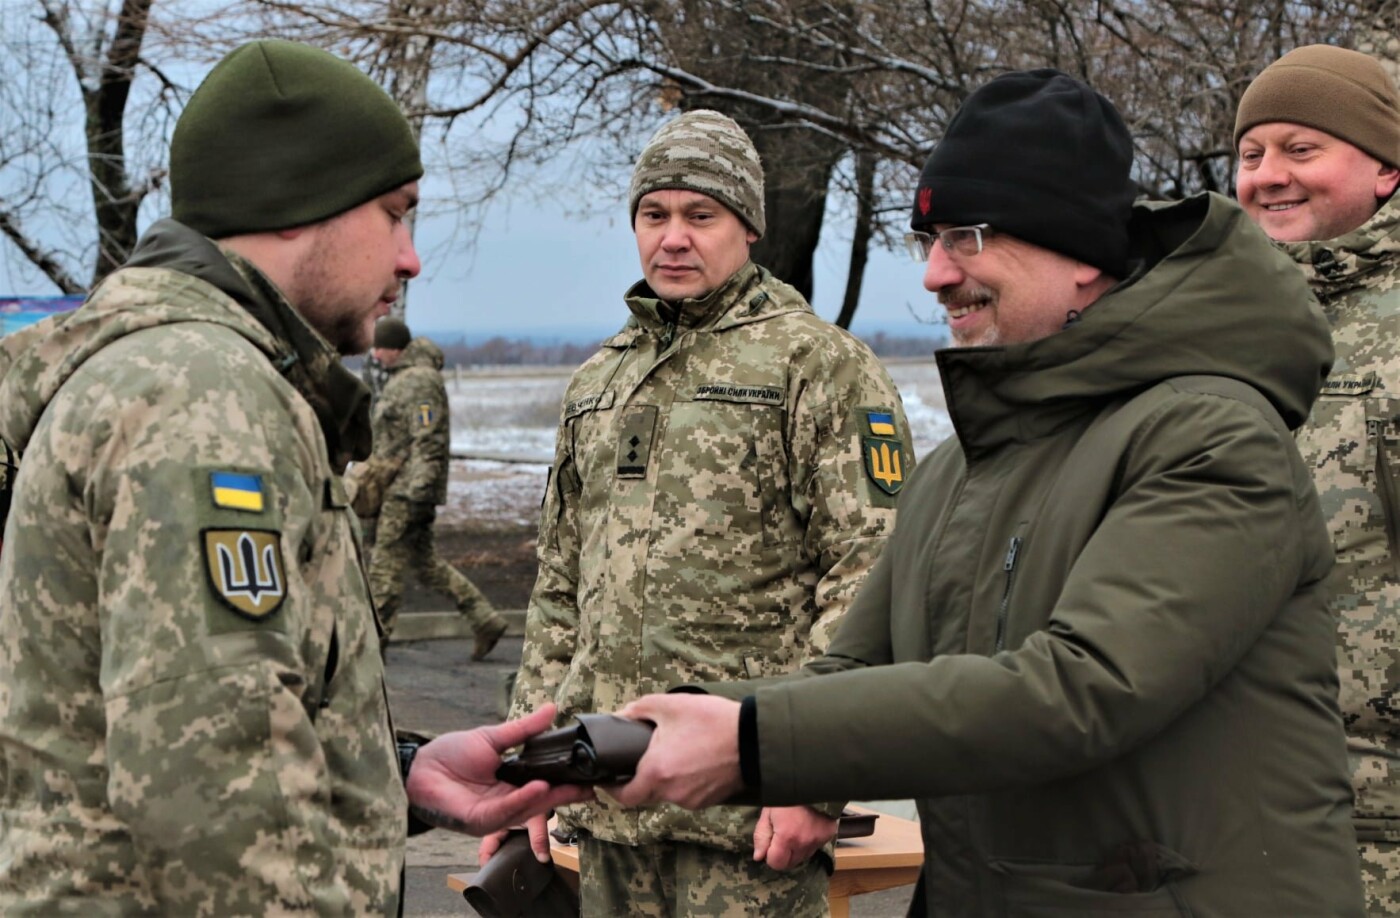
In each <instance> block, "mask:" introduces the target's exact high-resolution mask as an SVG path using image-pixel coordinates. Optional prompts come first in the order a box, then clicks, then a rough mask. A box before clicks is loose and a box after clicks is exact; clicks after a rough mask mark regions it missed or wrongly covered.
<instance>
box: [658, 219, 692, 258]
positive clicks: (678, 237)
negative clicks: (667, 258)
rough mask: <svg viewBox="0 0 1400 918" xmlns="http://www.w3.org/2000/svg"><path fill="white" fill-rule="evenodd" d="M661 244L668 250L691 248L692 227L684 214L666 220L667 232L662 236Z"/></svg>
mask: <svg viewBox="0 0 1400 918" xmlns="http://www.w3.org/2000/svg"><path fill="white" fill-rule="evenodd" d="M661 246H662V248H664V249H666V251H668V252H676V251H682V250H684V249H688V248H690V227H689V226H688V225H686V222H685V218H684V217H682V216H675V217H672V218H671V219H670V220H668V221H667V222H666V232H665V234H664V235H662V237H661Z"/></svg>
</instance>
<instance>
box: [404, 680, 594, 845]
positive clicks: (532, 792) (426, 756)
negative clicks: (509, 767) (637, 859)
mask: <svg viewBox="0 0 1400 918" xmlns="http://www.w3.org/2000/svg"><path fill="white" fill-rule="evenodd" d="M554 713H555V708H554V705H552V704H547V705H545V706H544V707H542V708H540V709H539V710H538V711H536V712H535V713H533V714H531V715H530V716H528V717H522V718H521V719H520V720H513V721H510V722H508V723H504V724H499V725H497V726H491V727H477V728H476V729H474V730H462V731H458V732H456V733H446V734H443V735H442V736H439V737H438V738H437V739H435V740H433V741H432V742H431V743H428V744H427V745H426V746H424V747H422V748H421V749H419V750H418V756H417V758H415V759H414V760H413V767H412V768H411V769H410V770H409V773H408V777H407V780H406V782H405V783H406V785H407V789H408V800H409V803H410V804H412V806H413V808H414V810H415V812H416V813H417V815H418V817H419V818H420V819H422V820H423V821H424V822H426V823H428V824H429V825H432V826H437V827H438V828H442V829H451V830H453V831H457V832H466V833H469V834H472V835H484V834H485V833H487V832H495V831H497V830H498V829H502V828H505V827H506V826H512V825H515V824H517V823H519V822H521V821H522V820H525V819H528V818H530V817H532V816H535V815H536V814H541V813H547V812H549V811H550V810H551V809H553V808H554V807H556V806H563V805H565V804H567V803H578V802H580V801H583V800H591V799H592V798H593V790H592V788H588V787H577V786H573V785H561V786H559V787H551V786H550V785H549V784H547V783H546V782H544V781H531V782H530V783H528V784H526V785H525V786H524V787H518V788H517V787H514V786H513V785H510V784H507V783H505V782H504V781H499V780H497V779H496V769H497V768H499V767H500V765H501V753H502V752H504V751H506V750H507V749H510V748H511V747H512V746H518V745H520V744H521V743H523V742H525V740H527V739H529V738H530V737H532V736H534V735H535V734H537V733H542V732H544V731H545V730H548V729H549V728H550V726H552V724H553V722H554ZM535 850H536V851H537V852H538V851H539V848H538V847H536V848H535ZM545 851H546V852H547V851H548V844H546V845H545Z"/></svg>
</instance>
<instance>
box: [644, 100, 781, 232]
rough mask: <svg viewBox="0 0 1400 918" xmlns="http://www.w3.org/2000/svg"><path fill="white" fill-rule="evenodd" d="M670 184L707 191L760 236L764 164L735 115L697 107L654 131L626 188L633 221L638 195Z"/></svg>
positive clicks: (762, 228)
mask: <svg viewBox="0 0 1400 918" xmlns="http://www.w3.org/2000/svg"><path fill="white" fill-rule="evenodd" d="M668 188H677V189H680V190H682V191H696V192H699V193H700V194H705V195H709V196H710V197H712V198H714V199H715V200H716V201H718V202H720V203H721V204H723V205H724V206H725V207H728V208H729V209H730V210H732V211H734V213H735V215H737V216H738V217H739V219H740V220H743V221H744V223H745V224H747V225H748V227H749V229H751V230H753V231H754V233H755V234H756V235H758V237H759V238H762V237H763V230H764V219H763V163H761V162H760V161H759V158H758V151H757V150H755V149H754V146H753V141H752V140H750V139H749V135H748V134H745V133H744V129H743V128H741V127H739V124H738V122H736V121H734V119H732V118H730V117H728V116H726V115H722V114H720V113H719V112H716V111H710V110H709V109H703V108H702V109H696V110H695V111H693V112H686V113H685V114H684V115H681V116H680V117H679V118H677V119H675V120H674V121H668V122H666V123H665V124H663V125H662V126H661V128H660V129H659V130H658V131H657V132H656V133H655V134H653V135H652V138H651V140H649V141H647V145H646V147H645V148H644V149H643V150H642V155H641V156H639V157H637V165H636V168H635V169H633V170H632V184H631V187H630V188H628V190H627V204H628V210H629V213H630V215H631V220H632V222H633V224H635V223H636V222H637V203H638V202H639V201H641V199H642V197H643V196H644V195H647V194H649V193H651V192H653V191H661V190H663V189H668Z"/></svg>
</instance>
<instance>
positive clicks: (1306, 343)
mask: <svg viewBox="0 0 1400 918" xmlns="http://www.w3.org/2000/svg"><path fill="white" fill-rule="evenodd" d="M1130 234H1131V241H1132V251H1133V254H1134V257H1135V258H1136V259H1138V260H1140V262H1141V266H1140V267H1139V268H1138V269H1137V270H1136V271H1134V273H1133V275H1132V277H1130V278H1128V279H1127V280H1126V281H1125V282H1123V283H1121V284H1119V285H1118V286H1116V287H1115V288H1113V289H1112V290H1110V291H1109V292H1108V293H1107V294H1105V295H1104V296H1103V297H1101V298H1100V299H1099V300H1098V301H1097V302H1095V303H1094V304H1093V305H1092V306H1091V307H1090V308H1088V309H1086V310H1084V312H1083V313H1082V314H1081V315H1080V316H1079V317H1078V319H1077V320H1075V321H1073V322H1072V323H1070V324H1069V325H1068V326H1067V327H1066V328H1065V329H1064V330H1063V331H1061V332H1059V333H1058V334H1055V335H1051V336H1050V337H1048V338H1043V339H1041V340H1039V341H1033V342H1030V343H1026V344H1016V345H1007V346H1003V347H979V348H948V349H945V350H941V351H939V352H938V354H937V360H938V366H939V371H940V373H941V375H942V378H943V386H944V390H945V393H946V395H947V403H948V410H949V414H950V415H951V417H952V421H953V425H954V427H955V429H956V430H957V434H958V438H959V440H960V441H961V443H962V445H963V449H964V451H965V452H966V453H967V454H968V455H969V456H970V457H971V456H976V455H977V454H979V453H981V452H982V451H985V450H987V449H990V448H993V447H995V446H998V445H1000V444H1003V443H1005V442H1014V441H1025V440H1030V439H1035V438H1037V437H1040V436H1044V435H1046V434H1048V433H1050V432H1052V431H1054V430H1056V429H1058V428H1059V427H1060V426H1062V425H1063V424H1065V423H1068V422H1070V421H1071V420H1072V419H1074V418H1077V417H1078V416H1080V415H1081V414H1082V413H1083V412H1085V411H1089V410H1097V409H1098V407H1099V406H1102V405H1103V404H1105V403H1107V402H1109V401H1112V400H1115V399H1123V398H1128V397H1131V396H1132V395H1134V394H1136V393H1138V392H1141V391H1142V390H1144V389H1147V388H1149V387H1151V386H1153V385H1156V384H1157V383H1159V382H1161V381H1162V380H1163V379H1167V378H1170V377H1176V376H1190V375H1196V374H1208V375H1215V376H1225V377H1230V378H1233V379H1237V380H1240V381H1241V382H1245V383H1248V384H1249V385H1251V386H1253V387H1254V388H1255V389H1257V390H1258V391H1259V392H1261V393H1262V394H1263V395H1264V396H1265V397H1267V398H1268V399H1269V401H1270V402H1271V403H1272V404H1273V406H1274V407H1275V408H1276V409H1277V410H1278V412H1279V414H1280V415H1281V416H1282V417H1283V419H1284V421H1285V423H1287V425H1288V427H1289V429H1296V428H1297V427H1298V426H1299V425H1300V424H1302V423H1303V421H1304V420H1306V418H1307V416H1308V412H1309V410H1310V409H1311V407H1312V403H1313V400H1314V399H1315V398H1316V396H1317V392H1318V389H1319V388H1320V387H1321V385H1322V381H1323V379H1324V378H1325V377H1326V375H1327V372H1328V370H1329V369H1330V368H1331V365H1332V356H1333V355H1332V339H1331V335H1330V333H1329V330H1328V325H1327V321H1326V319H1325V318H1323V315H1322V312H1321V310H1320V309H1319V307H1318V306H1317V302H1316V300H1315V299H1314V298H1313V297H1312V295H1311V293H1310V292H1309V290H1308V287H1307V284H1306V283H1305V281H1304V280H1303V278H1302V277H1301V275H1300V274H1299V273H1298V269H1297V267H1296V266H1295V265H1294V264H1293V262H1292V261H1291V260H1290V259H1289V258H1288V256H1287V255H1285V254H1284V253H1283V252H1280V251H1279V250H1278V248H1277V247H1276V246H1275V245H1274V244H1273V243H1272V242H1271V241H1270V240H1269V238H1268V237H1267V236H1265V235H1264V233H1263V232H1262V231H1261V230H1259V229H1258V228H1257V227H1256V226H1254V224H1253V223H1252V222H1251V221H1250V220H1249V219H1248V218H1247V217H1246V215H1245V214H1244V212H1243V211H1242V210H1241V209H1240V208H1239V206H1238V205H1237V204H1236V203H1235V202H1233V201H1231V200H1229V199H1228V198H1225V197H1223V196H1221V195H1218V194H1214V193H1207V194H1202V195H1197V196H1195V197H1192V198H1189V199H1187V200H1185V201H1180V202H1175V203H1156V202H1152V203H1139V204H1137V205H1136V206H1135V207H1134V211H1133V220H1132V224H1131V227H1130Z"/></svg>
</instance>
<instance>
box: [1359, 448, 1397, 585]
mask: <svg viewBox="0 0 1400 918" xmlns="http://www.w3.org/2000/svg"><path fill="white" fill-rule="evenodd" d="M1366 426H1367V427H1369V428H1370V431H1369V433H1370V434H1371V437H1372V442H1373V443H1374V445H1375V450H1376V484H1377V490H1379V491H1380V498H1381V512H1382V513H1383V514H1385V540H1386V545H1387V547H1388V548H1389V549H1390V568H1391V572H1392V573H1393V574H1394V575H1395V576H1396V577H1400V551H1398V550H1397V545H1398V544H1400V528H1398V527H1400V520H1396V518H1395V474H1394V472H1392V471H1391V468H1390V460H1389V459H1388V458H1387V457H1386V451H1385V435H1384V433H1383V432H1382V426H1383V422H1381V421H1367V422H1366Z"/></svg>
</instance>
